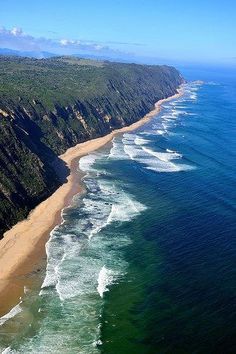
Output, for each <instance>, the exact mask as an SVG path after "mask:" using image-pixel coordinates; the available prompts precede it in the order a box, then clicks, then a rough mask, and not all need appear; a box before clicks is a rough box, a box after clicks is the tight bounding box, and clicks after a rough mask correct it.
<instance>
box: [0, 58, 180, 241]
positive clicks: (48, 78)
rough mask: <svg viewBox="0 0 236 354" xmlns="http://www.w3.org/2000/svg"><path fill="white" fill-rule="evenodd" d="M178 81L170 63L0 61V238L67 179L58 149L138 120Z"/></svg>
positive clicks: (173, 88) (173, 90) (9, 59)
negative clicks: (167, 64) (168, 64)
mask: <svg viewBox="0 0 236 354" xmlns="http://www.w3.org/2000/svg"><path fill="white" fill-rule="evenodd" d="M181 83H182V78H181V76H180V74H179V73H178V71H177V70H176V69H175V68H172V67H167V66H147V65H145V66H143V65H135V64H119V63H108V62H96V61H88V60H84V59H83V60H82V59H81V60H80V59H73V58H66V57H63V58H53V59H46V60H36V59H27V58H9V57H2V58H0V235H2V234H3V232H4V231H5V230H6V229H7V228H10V227H11V226H12V225H13V224H14V223H16V222H17V221H18V220H20V219H22V218H24V217H25V216H26V215H27V213H28V212H29V211H30V210H31V209H32V208H33V207H34V206H35V205H37V204H38V203H39V202H40V201H41V200H43V199H45V198H46V197H47V196H49V195H50V194H51V193H52V192H53V191H54V190H55V189H56V188H57V187H58V186H59V185H60V184H61V183H62V182H63V181H64V180H65V178H66V176H67V175H68V170H67V168H66V167H65V166H64V164H63V162H62V161H60V159H59V158H58V157H57V156H58V155H59V154H61V153H63V152H64V151H65V150H66V149H67V148H69V147H71V146H73V145H75V144H77V143H79V142H83V141H86V140H88V139H91V138H95V137H98V136H103V135H105V134H107V133H108V132H110V131H111V130H113V129H115V128H120V127H122V126H125V125H129V124H131V123H133V122H135V121H137V120H139V119H140V118H141V117H143V116H144V115H145V114H146V113H147V112H148V111H150V110H151V109H152V108H153V106H154V103H155V102H156V101H158V100H159V99H162V98H166V97H168V96H171V95H173V94H174V93H176V89H177V87H178V86H179V85H180V84H181Z"/></svg>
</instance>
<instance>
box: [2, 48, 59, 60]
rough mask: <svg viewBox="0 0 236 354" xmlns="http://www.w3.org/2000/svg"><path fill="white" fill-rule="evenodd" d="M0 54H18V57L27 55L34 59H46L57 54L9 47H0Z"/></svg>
mask: <svg viewBox="0 0 236 354" xmlns="http://www.w3.org/2000/svg"><path fill="white" fill-rule="evenodd" d="M0 55H7V56H18V57H27V58H36V59H46V58H52V57H55V56H57V54H54V53H50V52H44V51H39V52H37V51H20V50H15V49H9V48H0Z"/></svg>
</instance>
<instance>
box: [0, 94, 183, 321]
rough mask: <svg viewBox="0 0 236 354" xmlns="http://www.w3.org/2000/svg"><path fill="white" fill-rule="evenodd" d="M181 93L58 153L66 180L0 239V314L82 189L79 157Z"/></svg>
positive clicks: (36, 268)
mask: <svg viewBox="0 0 236 354" xmlns="http://www.w3.org/2000/svg"><path fill="white" fill-rule="evenodd" d="M182 94H183V90H182V89H179V91H178V93H177V94H176V95H174V96H172V97H169V98H167V99H163V100H160V101H158V102H157V103H156V104H155V109H154V110H153V111H151V112H150V113H148V114H147V115H146V116H145V117H143V118H142V119H141V120H139V121H138V122H136V123H134V124H132V125H130V126H128V127H124V128H121V129H118V130H115V131H113V132H111V133H110V134H108V135H106V136H104V137H101V138H97V139H93V140H90V141H87V142H85V143H81V144H78V145H76V146H74V147H72V148H70V149H68V150H67V151H66V152H65V153H64V154H63V155H61V156H60V158H61V159H62V160H63V161H64V162H65V163H66V165H67V166H68V167H69V169H70V175H69V177H68V178H67V182H66V183H65V184H63V185H62V186H61V187H59V188H58V189H57V190H56V191H55V192H54V194H52V195H51V196H50V197H49V198H48V199H46V200H45V201H43V202H42V203H40V204H39V205H38V206H37V207H36V208H35V209H34V210H32V211H31V213H30V214H29V216H28V218H27V219H25V220H23V221H21V222H19V223H17V224H16V225H15V226H14V227H12V228H11V229H10V230H9V231H7V232H6V233H5V234H4V238H3V239H2V240H1V241H0V316H2V315H4V314H5V313H7V312H8V311H9V310H10V309H11V308H12V307H13V306H14V305H16V304H17V303H18V302H19V299H20V297H21V296H23V294H24V286H25V285H26V284H28V283H30V281H32V279H33V278H32V277H30V276H29V275H30V274H31V275H32V274H33V275H34V274H37V272H40V269H41V268H42V264H44V266H45V261H46V252H45V243H46V242H47V240H48V238H49V235H50V232H51V230H52V229H53V228H54V227H55V226H56V225H58V224H59V223H60V222H61V211H62V209H63V208H65V207H67V206H69V205H70V204H71V202H72V198H73V196H74V195H75V194H77V193H79V192H82V191H83V187H82V184H81V176H79V173H78V161H79V159H80V157H82V156H84V155H87V154H89V153H91V152H92V151H94V150H97V149H99V148H101V147H102V146H103V145H105V144H107V143H108V142H109V141H111V140H112V138H113V137H114V136H115V135H117V134H120V133H124V132H128V131H132V130H135V129H137V128H138V127H140V126H141V125H143V124H144V123H146V122H147V121H149V119H150V118H152V117H153V116H156V115H157V114H158V113H159V112H160V110H161V105H162V104H163V103H164V102H167V101H170V100H172V99H175V98H178V97H180V96H181V95H182Z"/></svg>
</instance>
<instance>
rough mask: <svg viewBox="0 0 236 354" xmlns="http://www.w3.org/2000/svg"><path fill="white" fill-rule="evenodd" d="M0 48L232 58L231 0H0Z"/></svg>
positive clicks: (235, 6)
mask: <svg viewBox="0 0 236 354" xmlns="http://www.w3.org/2000/svg"><path fill="white" fill-rule="evenodd" d="M0 14H1V16H0V48H10V49H17V50H24V51H49V52H53V53H57V54H79V53H82V54H86V53H89V54H94V55H96V56H110V57H114V58H124V59H129V58H130V59H132V58H150V60H151V59H156V60H157V61H160V62H161V61H162V62H165V61H167V62H168V61H170V62H173V61H179V62H183V63H184V62H199V63H226V64H227V63H236V1H235V0H224V1H222V0H214V1H213V0H204V1H203V0H195V1H192V0H188V1H187V0H175V1H174V0H41V1H38V0H0Z"/></svg>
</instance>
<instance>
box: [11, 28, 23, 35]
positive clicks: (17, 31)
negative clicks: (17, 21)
mask: <svg viewBox="0 0 236 354" xmlns="http://www.w3.org/2000/svg"><path fill="white" fill-rule="evenodd" d="M10 33H11V34H13V36H21V35H22V34H23V31H22V29H21V28H18V27H13V28H12V29H11V30H10Z"/></svg>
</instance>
